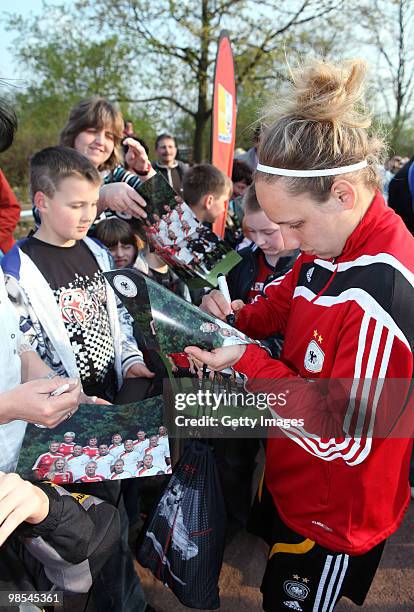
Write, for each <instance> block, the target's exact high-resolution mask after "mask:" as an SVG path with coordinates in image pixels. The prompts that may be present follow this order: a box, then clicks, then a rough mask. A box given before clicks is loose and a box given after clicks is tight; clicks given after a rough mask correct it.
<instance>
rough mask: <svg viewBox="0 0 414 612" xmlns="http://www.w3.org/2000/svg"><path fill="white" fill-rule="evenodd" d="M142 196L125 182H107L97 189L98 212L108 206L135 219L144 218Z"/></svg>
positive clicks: (144, 203) (145, 214)
mask: <svg viewBox="0 0 414 612" xmlns="http://www.w3.org/2000/svg"><path fill="white" fill-rule="evenodd" d="M146 205H147V203H146V202H145V200H144V198H143V197H141V196H140V195H139V193H137V192H136V191H135V189H133V188H132V187H131V186H130V185H127V184H126V183H108V184H107V185H102V187H101V189H100V191H99V202H98V214H100V213H101V212H103V211H104V210H106V209H107V208H109V209H110V210H113V211H115V212H121V213H125V214H126V215H130V216H131V217H136V218H137V219H146V218H147V213H146V212H145V210H144V208H145V206H146Z"/></svg>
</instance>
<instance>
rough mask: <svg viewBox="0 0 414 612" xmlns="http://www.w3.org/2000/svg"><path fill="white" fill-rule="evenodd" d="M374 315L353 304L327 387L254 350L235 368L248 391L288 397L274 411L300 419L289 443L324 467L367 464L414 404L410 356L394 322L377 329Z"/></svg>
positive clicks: (251, 347)
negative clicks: (376, 442) (331, 463)
mask: <svg viewBox="0 0 414 612" xmlns="http://www.w3.org/2000/svg"><path fill="white" fill-rule="evenodd" d="M371 314H372V317H371V316H370V314H369V313H367V312H365V311H364V310H363V309H362V308H361V307H360V306H359V305H357V304H356V303H352V304H350V307H349V310H348V313H347V316H346V319H345V320H346V325H344V326H343V328H342V329H341V332H340V334H339V336H338V338H337V341H336V350H335V354H334V357H333V358H334V365H333V368H332V371H331V373H330V377H329V379H316V380H309V379H308V378H302V377H300V376H298V373H297V372H296V371H294V370H292V369H291V368H290V367H288V366H287V365H286V364H285V363H283V362H282V361H280V360H278V359H272V358H271V357H270V356H269V355H268V354H267V352H266V351H264V350H263V349H260V348H259V347H257V346H254V345H249V346H247V348H246V350H245V352H244V354H243V356H242V357H241V359H240V360H239V361H238V362H237V363H236V364H235V365H234V366H233V367H234V369H235V370H236V372H239V373H241V374H244V375H245V376H246V377H247V379H248V383H247V386H246V388H247V389H248V390H249V391H253V392H265V393H275V394H276V395H277V394H280V393H285V394H286V396H285V400H286V403H285V405H282V406H281V405H280V403H277V404H276V405H273V408H274V410H275V412H276V413H277V415H278V416H280V417H282V418H289V419H298V420H299V419H303V426H297V427H291V428H290V429H289V431H288V435H290V437H292V438H294V439H296V441H298V443H300V445H301V446H302V447H303V448H305V450H306V451H307V452H309V453H310V454H312V455H314V456H316V457H318V458H320V459H322V460H325V461H332V460H335V459H336V460H340V461H344V462H345V463H347V464H348V465H357V464H359V463H361V462H362V461H364V459H366V458H367V456H368V455H369V453H370V452H371V448H372V442H373V439H375V438H377V439H378V440H380V439H384V438H386V437H388V436H389V435H390V433H391V432H392V431H393V427H394V428H396V429H395V430H394V433H393V434H392V435H394V436H395V435H396V434H395V432H396V431H399V429H398V428H399V427H400V425H399V419H400V418H401V417H402V416H403V412H404V406H405V404H406V403H407V402H408V401H409V398H410V393H411V392H410V381H411V377H412V372H413V356H412V352H411V348H410V346H409V345H408V343H407V340H406V339H405V337H404V334H403V333H402V332H401V330H399V329H398V327H397V325H395V322H394V321H391V320H389V321H385V320H381V319H380V320H377V321H375V318H374V315H375V314H376V313H374V312H373V313H371ZM370 321H371V325H369V322H370ZM396 379H397V380H398V384H395V380H396ZM409 409H411V408H410V407H406V410H409ZM401 433H402V435H401V436H400V437H404V436H408V435H410V433H409V432H407V431H405V432H404V431H402V432H401ZM327 440H329V443H327Z"/></svg>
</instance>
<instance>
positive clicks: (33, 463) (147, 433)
mask: <svg viewBox="0 0 414 612" xmlns="http://www.w3.org/2000/svg"><path fill="white" fill-rule="evenodd" d="M163 423H164V400H163V398H162V397H161V396H157V397H151V398H149V399H146V400H143V401H140V402H137V403H134V404H123V405H118V406H115V405H114V406H103V405H96V404H81V405H80V406H79V409H78V410H77V412H76V413H75V414H74V415H73V416H72V417H71V418H70V419H68V420H66V421H64V422H63V423H61V424H60V425H58V426H57V427H54V428H53V429H48V428H45V427H39V426H36V425H31V424H29V425H28V426H27V429H26V434H25V437H24V440H23V445H22V448H21V451H20V456H19V462H18V466H17V470H16V471H17V472H18V474H20V475H21V476H22V477H23V478H25V479H28V480H31V481H39V480H51V481H52V482H55V483H56V484H65V483H71V482H101V481H104V480H123V479H124V478H140V477H144V476H157V475H165V474H170V473H171V458H170V457H171V455H170V448H169V441H168V434H167V429H166V428H165V426H164V425H163Z"/></svg>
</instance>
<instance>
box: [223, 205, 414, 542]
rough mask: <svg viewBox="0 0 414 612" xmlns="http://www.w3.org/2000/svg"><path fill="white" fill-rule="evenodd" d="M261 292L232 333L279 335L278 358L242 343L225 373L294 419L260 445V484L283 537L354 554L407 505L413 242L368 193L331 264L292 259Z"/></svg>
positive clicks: (384, 532)
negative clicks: (289, 534)
mask: <svg viewBox="0 0 414 612" xmlns="http://www.w3.org/2000/svg"><path fill="white" fill-rule="evenodd" d="M265 294H266V297H259V298H258V299H257V301H256V302H255V303H253V304H250V305H248V306H245V307H244V308H243V310H242V311H241V312H240V314H239V317H238V319H237V327H238V328H239V329H240V330H241V331H243V332H245V333H246V334H247V335H249V336H251V337H253V338H257V339H261V338H266V337H268V336H270V335H273V334H274V333H276V332H282V333H283V334H284V335H285V344H284V349H283V353H282V356H281V359H280V360H275V359H272V358H270V357H269V355H268V354H267V353H266V351H264V350H263V349H261V348H259V347H258V346H256V345H249V346H248V348H247V349H246V352H245V354H244V355H243V357H242V358H241V359H240V361H239V362H238V363H237V364H236V365H235V366H234V368H235V369H236V370H237V371H239V372H241V373H243V374H244V375H246V376H247V378H248V381H249V382H248V385H249V388H251V389H254V390H256V391H258V390H263V391H270V390H272V385H273V389H276V388H277V386H278V385H279V387H278V388H277V391H278V392H280V391H282V389H286V390H288V393H289V394H288V396H287V403H286V406H284V407H283V406H282V407H281V406H276V407H275V408H274V409H275V411H276V414H277V416H282V417H285V418H289V417H291V418H303V419H304V424H303V427H300V426H297V427H291V428H290V429H285V430H284V432H283V435H282V437H279V438H271V437H270V438H269V440H268V447H267V457H266V470H265V479H266V485H267V487H268V489H269V490H270V492H271V494H272V496H273V499H274V502H275V504H276V507H277V509H278V511H279V513H280V515H281V517H282V519H283V520H284V522H285V523H286V524H287V525H288V526H289V527H290V528H291V529H293V530H294V531H296V532H298V533H300V534H302V535H303V536H305V537H308V538H311V539H313V540H315V541H316V542H317V543H318V544H320V545H321V546H324V547H326V548H329V549H331V550H335V551H340V552H345V553H348V554H363V553H365V552H367V551H368V550H370V549H371V548H373V547H374V546H375V545H376V544H378V543H379V542H381V541H382V540H384V539H385V538H387V537H388V536H389V535H390V534H392V533H393V532H394V531H395V530H396V529H397V528H398V526H399V524H400V523H401V521H402V518H403V515H404V512H405V510H406V508H407V505H408V503H409V486H408V468H409V459H410V452H411V447H412V440H411V439H410V436H412V423H413V422H414V416H413V412H412V410H413V408H412V405H411V406H410V397H411V396H410V383H411V380H412V377H413V355H412V349H413V345H414V238H413V237H412V236H411V234H410V233H409V232H408V230H407V229H406V228H405V226H404V224H403V222H402V221H401V219H400V218H399V217H398V216H397V215H396V214H395V213H394V212H393V211H392V210H391V209H389V208H387V206H386V204H385V203H384V200H383V198H382V196H381V195H380V194H379V193H377V195H376V196H375V198H374V200H373V202H372V203H371V206H370V208H369V209H368V211H367V213H366V214H365V216H364V218H363V219H362V221H361V222H360V224H359V225H358V226H357V227H356V229H355V230H354V232H353V233H352V234H351V236H350V237H349V238H348V240H347V242H346V244H345V247H344V250H343V252H342V254H341V255H340V256H339V257H337V258H336V259H335V260H334V261H333V260H321V259H318V258H315V257H310V256H306V255H301V256H300V257H299V258H298V260H297V262H296V264H295V266H294V268H293V269H292V270H291V272H289V273H288V274H286V276H284V277H282V278H279V279H277V280H276V281H274V282H273V283H270V284H269V285H268V286H267V287H266V290H265ZM259 379H261V380H259ZM263 379H272V380H271V382H269V380H267V381H265V380H263ZM281 379H283V381H282V380H281ZM326 379H328V380H326ZM396 379H400V380H396ZM322 383H323V384H324V385H325V387H323V384H322ZM327 383H328V384H327ZM269 385H270V386H269ZM330 386H331V387H332V389H333V390H332V389H329V387H330ZM322 387H323V388H322ZM344 389H345V390H346V392H345V391H344ZM338 390H339V391H338ZM341 390H342V391H341ZM402 423H403V425H402ZM398 428H399V429H398ZM410 428H411V429H410ZM378 432H379V433H378ZM389 432H391V435H388V434H389ZM396 432H398V433H396Z"/></svg>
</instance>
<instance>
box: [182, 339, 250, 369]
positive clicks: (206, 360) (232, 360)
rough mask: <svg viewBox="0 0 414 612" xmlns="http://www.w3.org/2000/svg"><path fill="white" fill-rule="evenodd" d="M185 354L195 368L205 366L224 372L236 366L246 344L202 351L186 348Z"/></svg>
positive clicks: (195, 347)
mask: <svg viewBox="0 0 414 612" xmlns="http://www.w3.org/2000/svg"><path fill="white" fill-rule="evenodd" d="M184 350H185V352H186V353H187V354H188V355H190V357H191V358H192V359H193V361H194V362H195V364H196V366H197V367H200V366H202V364H205V365H207V366H208V367H209V368H210V370H217V371H220V370H224V369H225V368H228V367H231V366H233V365H234V364H236V363H237V362H238V361H239V360H240V359H241V358H242V357H243V355H244V351H245V350H246V344H235V345H233V346H223V347H221V348H217V349H213V350H212V351H211V352H210V351H204V350H203V349H200V348H198V347H197V346H187V347H186V348H185V349H184Z"/></svg>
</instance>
